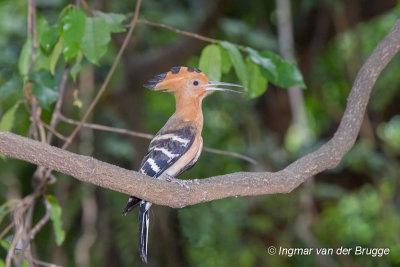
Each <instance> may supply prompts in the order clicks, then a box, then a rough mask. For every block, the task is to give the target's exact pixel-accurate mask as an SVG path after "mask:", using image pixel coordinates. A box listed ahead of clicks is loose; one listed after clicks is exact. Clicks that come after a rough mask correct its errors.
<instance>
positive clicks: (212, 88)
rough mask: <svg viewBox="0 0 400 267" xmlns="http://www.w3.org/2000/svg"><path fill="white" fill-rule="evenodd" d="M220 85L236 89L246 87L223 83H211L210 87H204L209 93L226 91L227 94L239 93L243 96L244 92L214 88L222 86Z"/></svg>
mask: <svg viewBox="0 0 400 267" xmlns="http://www.w3.org/2000/svg"><path fill="white" fill-rule="evenodd" d="M220 85H225V86H235V87H244V86H242V85H238V84H234V83H223V82H211V81H210V82H209V83H208V85H206V86H204V88H205V89H206V90H207V91H225V92H232V93H238V94H241V93H243V92H239V91H235V90H232V89H225V88H218V87H214V86H220Z"/></svg>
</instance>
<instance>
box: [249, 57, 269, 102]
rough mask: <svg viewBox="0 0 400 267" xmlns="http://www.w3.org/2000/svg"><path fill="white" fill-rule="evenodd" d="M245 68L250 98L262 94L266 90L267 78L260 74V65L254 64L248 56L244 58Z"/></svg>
mask: <svg viewBox="0 0 400 267" xmlns="http://www.w3.org/2000/svg"><path fill="white" fill-rule="evenodd" d="M246 63H247V69H248V71H249V75H250V76H249V86H248V93H249V96H250V97H251V98H254V97H258V96H260V95H262V94H263V93H264V92H265V91H266V90H267V83H268V81H267V79H266V78H265V77H264V76H263V75H262V73H261V71H260V67H259V66H258V65H257V64H255V63H254V62H253V61H252V60H251V58H250V57H247V58H246Z"/></svg>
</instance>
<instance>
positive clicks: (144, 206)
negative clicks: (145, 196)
mask: <svg viewBox="0 0 400 267" xmlns="http://www.w3.org/2000/svg"><path fill="white" fill-rule="evenodd" d="M151 205H152V203H150V202H147V201H145V200H142V201H140V209H139V254H140V258H141V259H142V261H143V262H146V263H147V241H148V236H149V222H150V208H151Z"/></svg>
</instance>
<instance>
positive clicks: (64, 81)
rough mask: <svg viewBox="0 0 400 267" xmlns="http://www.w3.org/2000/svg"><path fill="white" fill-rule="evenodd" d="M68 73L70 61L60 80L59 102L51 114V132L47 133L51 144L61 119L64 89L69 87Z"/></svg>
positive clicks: (48, 141)
mask: <svg viewBox="0 0 400 267" xmlns="http://www.w3.org/2000/svg"><path fill="white" fill-rule="evenodd" d="M68 74H69V63H67V66H66V67H65V70H64V73H63V75H62V78H61V81H60V85H59V90H58V99H57V103H56V105H55V107H54V111H53V115H52V116H51V120H50V128H49V132H48V133H47V138H46V142H47V143H48V144H50V142H51V137H52V135H53V133H54V132H55V128H56V126H57V122H58V120H59V115H60V111H61V107H62V103H63V100H64V91H65V88H66V87H67V86H66V84H67V81H68ZM57 137H58V136H57Z"/></svg>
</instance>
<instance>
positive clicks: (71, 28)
mask: <svg viewBox="0 0 400 267" xmlns="http://www.w3.org/2000/svg"><path fill="white" fill-rule="evenodd" d="M62 13H64V14H65V15H64V16H62V17H61V19H60V20H59V25H58V31H59V34H60V37H61V43H62V46H63V54H64V58H65V61H69V60H70V59H72V58H74V57H75V56H76V54H77V53H78V51H79V47H80V43H81V40H82V37H83V35H84V33H85V25H86V16H85V13H83V11H82V10H80V9H76V8H69V9H68V10H66V11H65V12H62Z"/></svg>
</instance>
